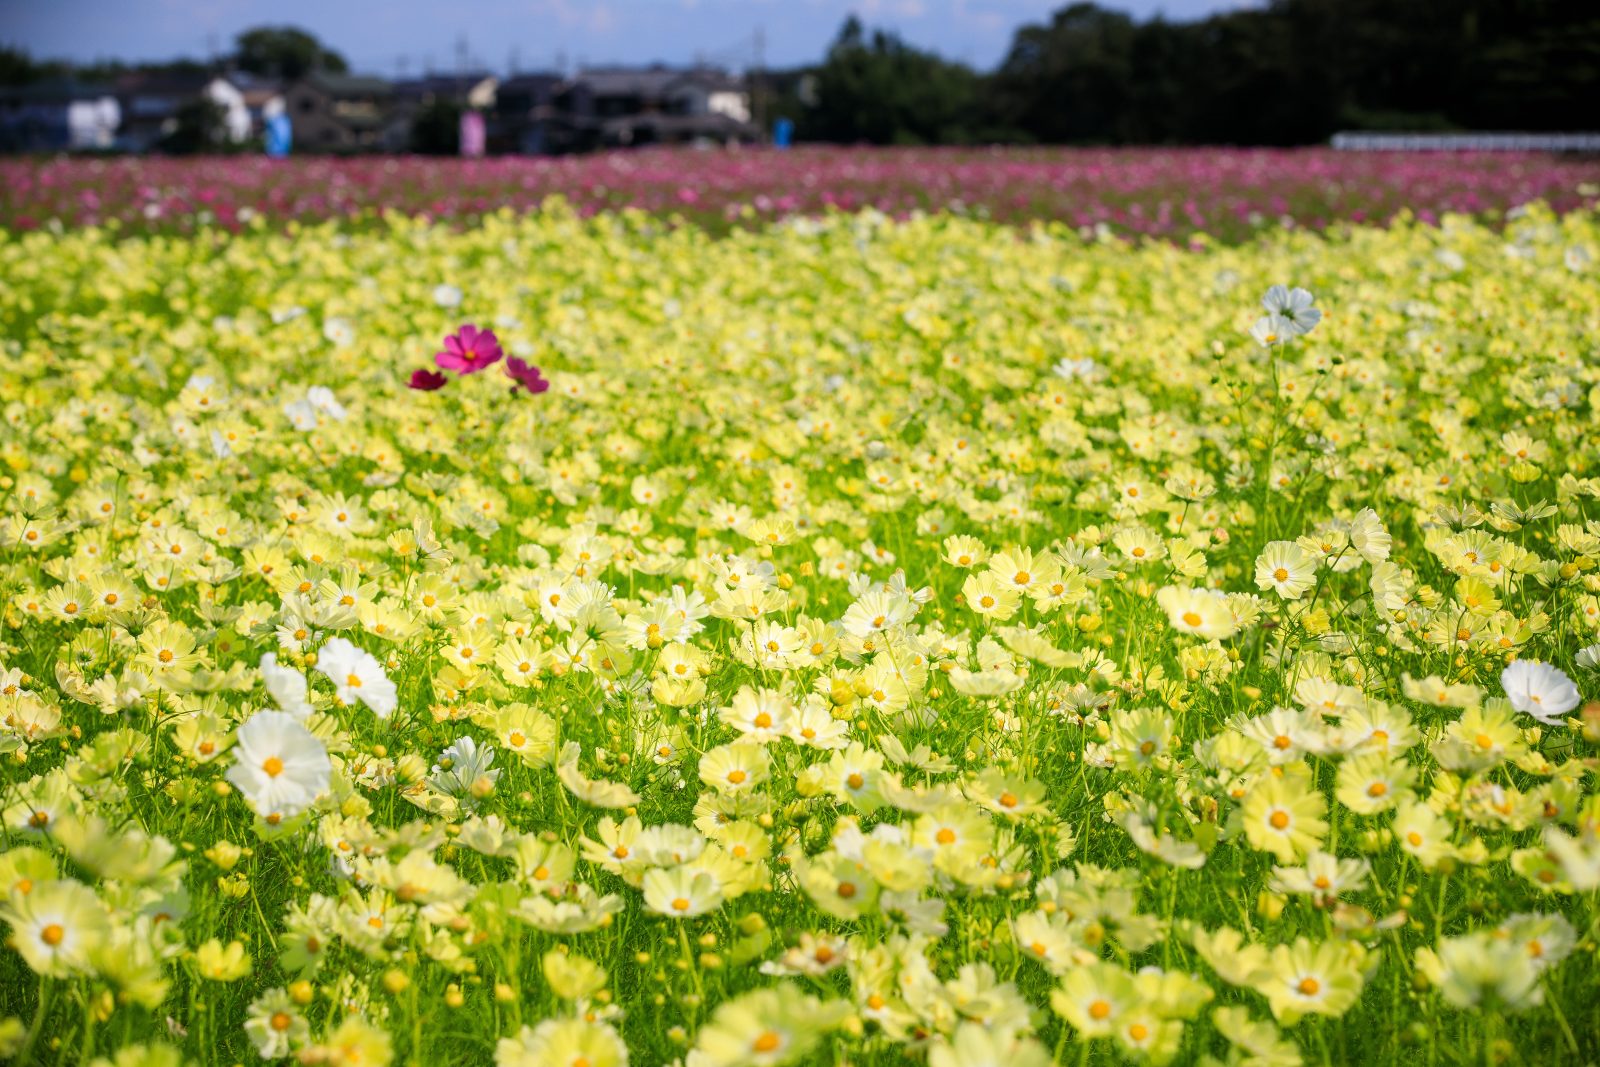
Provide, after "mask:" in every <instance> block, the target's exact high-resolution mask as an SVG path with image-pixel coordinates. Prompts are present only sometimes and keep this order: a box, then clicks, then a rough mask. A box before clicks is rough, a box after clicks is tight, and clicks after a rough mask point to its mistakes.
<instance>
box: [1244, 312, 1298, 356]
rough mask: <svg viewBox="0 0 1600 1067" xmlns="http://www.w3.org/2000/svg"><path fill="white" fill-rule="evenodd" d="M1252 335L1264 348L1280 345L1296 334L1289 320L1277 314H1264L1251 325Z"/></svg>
mask: <svg viewBox="0 0 1600 1067" xmlns="http://www.w3.org/2000/svg"><path fill="white" fill-rule="evenodd" d="M1250 336H1251V337H1253V338H1255V342H1256V344H1258V345H1260V346H1261V347H1262V348H1271V347H1272V346H1273V345H1279V344H1282V343H1283V342H1285V341H1287V340H1288V339H1289V338H1290V337H1292V336H1294V335H1293V334H1292V333H1291V332H1290V327H1289V324H1288V323H1287V322H1284V321H1283V320H1282V319H1280V318H1279V317H1278V316H1276V315H1263V316H1261V317H1260V318H1259V319H1257V320H1256V321H1255V324H1254V325H1252V326H1251V327H1250Z"/></svg>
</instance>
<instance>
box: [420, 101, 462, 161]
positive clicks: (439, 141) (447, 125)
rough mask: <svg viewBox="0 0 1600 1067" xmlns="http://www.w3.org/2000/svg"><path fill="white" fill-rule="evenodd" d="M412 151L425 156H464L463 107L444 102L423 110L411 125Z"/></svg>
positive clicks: (437, 102) (431, 104) (435, 102)
mask: <svg viewBox="0 0 1600 1067" xmlns="http://www.w3.org/2000/svg"><path fill="white" fill-rule="evenodd" d="M411 151H413V152H416V153H417V154H419V155H424V156H454V155H459V154H460V152H461V105H460V104H459V103H458V102H456V101H454V100H448V99H444V98H440V99H437V100H433V101H431V102H429V103H427V104H424V105H423V106H422V109H421V110H420V111H418V112H417V114H416V117H415V118H414V119H412V121H411Z"/></svg>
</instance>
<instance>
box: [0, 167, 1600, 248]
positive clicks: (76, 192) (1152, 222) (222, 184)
mask: <svg viewBox="0 0 1600 1067" xmlns="http://www.w3.org/2000/svg"><path fill="white" fill-rule="evenodd" d="M552 196H559V197H561V198H563V199H564V200H565V201H566V202H568V203H569V204H570V205H571V206H572V207H573V209H574V210H576V211H577V212H578V213H580V214H584V215H588V214H593V213H595V212H598V211H624V210H638V211H645V212H649V213H650V214H653V215H659V216H662V217H667V218H673V219H681V220H686V221H688V222H691V223H693V224H695V225H699V226H702V227H705V228H708V229H711V230H713V231H719V232H720V231H725V230H728V229H730V228H755V227H759V226H760V225H762V224H764V223H767V222H771V221H772V220H774V219H782V218H787V217H790V216H794V215H817V214H822V213H825V212H833V211H842V212H854V211H860V210H865V209H871V210H875V211H881V212H883V213H885V214H888V215H892V216H894V217H896V218H903V217H905V216H907V215H910V214H913V213H916V212H929V211H934V212H945V213H949V214H955V215H961V216H968V217H975V218H982V219H992V220H995V221H1000V222H1011V223H1016V222H1028V221H1031V220H1036V219H1042V220H1049V221H1053V222H1060V223H1064V224H1066V225H1071V226H1076V227H1078V228H1080V229H1081V230H1084V231H1086V232H1088V233H1097V232H1099V233H1111V234H1116V235H1119V236H1123V237H1156V238H1162V239H1186V238H1193V237H1197V236H1199V235H1204V236H1205V237H1206V238H1207V239H1209V240H1223V241H1238V240H1242V239H1245V238H1248V237H1250V236H1253V235H1255V234H1258V233H1261V232H1263V231H1266V230H1271V229H1276V228H1284V227H1294V228H1308V229H1315V230H1320V229H1325V228H1327V227H1330V226H1337V225H1339V224H1341V223H1344V222H1358V223H1361V222H1365V223H1374V222H1387V221H1389V220H1391V219H1394V218H1396V217H1407V218H1410V217H1415V218H1418V219H1421V220H1422V221H1424V222H1436V221H1438V219H1439V218H1440V217H1441V216H1443V215H1445V214H1447V213H1464V214H1471V215H1475V216H1479V217H1482V218H1485V219H1490V220H1495V219H1499V218H1501V217H1503V216H1504V214H1505V213H1506V212H1508V211H1510V210H1512V209H1513V208H1515V207H1516V206H1518V205H1520V204H1525V203H1530V202H1533V201H1543V202H1545V203H1548V204H1550V205H1551V207H1553V208H1554V209H1556V210H1557V211H1562V212H1565V211H1570V210H1573V209H1575V208H1578V207H1584V206H1591V207H1592V206H1593V205H1595V204H1596V203H1600V160H1595V159H1593V158H1589V157H1582V156H1574V157H1562V156H1551V155H1545V154H1536V153H1516V152H1476V153H1471V152H1461V153H1451V154H1449V155H1448V156H1441V155H1439V154H1438V153H1433V152H1337V151H1332V150H1330V149H1318V148H1302V149H1293V150H1274V149H1227V148H1221V149H1219V148H1188V149H1183V148H1124V149H1082V148H1069V149H1063V148H1033V149H1014V148H988V149H958V148H921V149H910V148H907V149H882V148H877V149H870V148H836V147H822V146H807V147H802V148H797V149H794V150H792V151H786V152H777V151H764V150H745V151H740V152H721V151H697V150H693V149H652V150H645V151H634V152H609V153H598V154H594V155H583V156H565V157H559V158H527V157H516V156H504V157H497V158H492V159H477V160H454V159H443V160H441V159H428V158H420V157H411V158H403V157H402V158H396V157H351V158H346V159H336V158H317V157H305V158H301V157H296V158H292V159H281V160H274V159H264V158H261V157H259V156H227V157H216V158H209V159H162V158H159V157H155V158H152V157H125V158H113V159H85V158H66V157H63V158H39V159H11V160H4V159H0V224H3V225H6V226H8V227H10V228H12V229H18V230H28V229H35V228H40V227H45V228H49V227H53V226H62V225H65V226H108V227H115V228H116V229H117V230H118V232H133V233H177V234H190V233H193V232H195V231H196V230H199V229H205V228H220V229H226V230H238V229H241V228H245V227H247V226H249V225H250V224H251V223H252V222H255V221H256V220H263V221H267V222H270V223H272V224H274V225H275V226H281V225H283V224H284V223H286V222H291V221H300V222H315V221H320V220H323V219H330V218H333V219H343V220H346V221H347V222H349V223H351V224H352V225H354V226H360V225H362V224H364V223H370V222H372V221H374V220H376V219H378V218H379V217H381V216H382V215H383V214H384V213H386V212H398V213H400V214H404V215H408V216H418V215H425V216H427V217H429V218H431V219H435V220H438V221H441V222H452V223H458V224H470V223H471V222H472V221H473V220H475V219H478V218H481V217H482V216H484V215H487V214H491V213H493V212H495V211H498V210H501V209H503V208H506V207H510V208H513V209H516V210H525V209H529V208H534V207H538V206H539V205H540V204H542V203H543V202H544V201H545V200H546V199H547V198H549V197H552Z"/></svg>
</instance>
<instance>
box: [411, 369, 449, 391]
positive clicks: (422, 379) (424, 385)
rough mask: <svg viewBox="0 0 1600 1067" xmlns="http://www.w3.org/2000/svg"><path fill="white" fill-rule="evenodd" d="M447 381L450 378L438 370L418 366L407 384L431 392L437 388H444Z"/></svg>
mask: <svg viewBox="0 0 1600 1067" xmlns="http://www.w3.org/2000/svg"><path fill="white" fill-rule="evenodd" d="M447 381H449V379H448V378H446V377H445V376H444V375H442V374H440V373H439V372H438V371H436V370H428V369H427V368H426V367H418V368H417V369H416V370H414V371H412V372H411V380H410V381H409V382H407V383H406V384H407V385H409V386H410V387H411V388H413V389H421V390H422V391H423V392H425V393H431V392H433V391H434V390H435V389H443V388H444V383H445V382H447Z"/></svg>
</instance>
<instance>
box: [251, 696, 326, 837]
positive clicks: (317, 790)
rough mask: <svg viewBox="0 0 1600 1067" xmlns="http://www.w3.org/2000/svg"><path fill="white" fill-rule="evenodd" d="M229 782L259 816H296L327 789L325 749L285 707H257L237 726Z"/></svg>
mask: <svg viewBox="0 0 1600 1067" xmlns="http://www.w3.org/2000/svg"><path fill="white" fill-rule="evenodd" d="M235 739H236V742H237V743H236V744H235V746H234V749H233V755H234V764H233V766H232V767H229V768H228V781H230V782H232V783H233V784H234V786H235V788H237V789H238V790H239V792H241V793H243V794H244V797H245V799H246V800H248V801H249V802H250V806H251V807H253V808H254V809H255V810H256V811H257V812H259V813H260V814H262V815H283V816H289V815H296V814H298V813H300V812H302V811H304V810H305V809H306V808H308V807H310V806H311V805H312V803H313V802H315V801H316V799H317V797H318V796H320V795H321V794H322V793H324V792H326V791H327V789H328V779H329V776H330V775H331V774H332V771H333V766H332V764H331V763H329V761H328V750H327V749H326V748H324V747H323V744H322V742H321V741H319V740H317V738H316V736H315V735H314V734H312V732H311V731H310V730H307V729H306V728H305V727H304V726H302V725H301V724H300V721H299V720H298V719H296V718H295V717H294V716H293V715H290V714H289V713H288V712H286V711H258V712H256V713H255V714H254V715H252V716H250V719H249V721H248V722H246V723H245V724H244V725H243V726H241V727H239V731H238V733H237V734H236V735H235Z"/></svg>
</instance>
